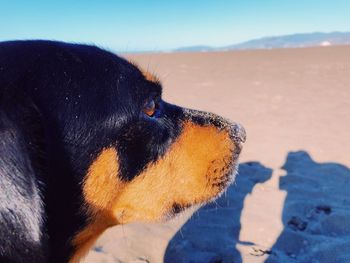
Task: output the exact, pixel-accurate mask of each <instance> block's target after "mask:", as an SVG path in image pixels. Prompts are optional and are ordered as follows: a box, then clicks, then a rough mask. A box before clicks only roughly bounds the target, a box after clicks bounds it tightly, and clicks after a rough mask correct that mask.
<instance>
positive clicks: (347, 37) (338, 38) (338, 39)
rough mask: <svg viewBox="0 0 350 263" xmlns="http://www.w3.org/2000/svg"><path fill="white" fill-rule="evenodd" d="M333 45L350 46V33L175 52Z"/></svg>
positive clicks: (198, 47) (259, 41) (188, 48)
mask: <svg viewBox="0 0 350 263" xmlns="http://www.w3.org/2000/svg"><path fill="white" fill-rule="evenodd" d="M332 45H350V32H331V33H321V32H314V33H304V34H293V35H284V36H273V37H263V38H258V39H253V40H249V41H246V42H242V43H238V44H234V45H229V46H225V47H210V46H190V47H182V48H178V49H176V50H174V51H182V52H191V51H223V50H244V49H272V48H301V47H315V46H332Z"/></svg>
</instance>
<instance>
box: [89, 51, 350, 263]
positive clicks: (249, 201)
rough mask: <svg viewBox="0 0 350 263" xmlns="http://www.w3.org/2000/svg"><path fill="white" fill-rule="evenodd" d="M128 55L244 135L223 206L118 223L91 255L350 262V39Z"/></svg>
mask: <svg viewBox="0 0 350 263" xmlns="http://www.w3.org/2000/svg"><path fill="white" fill-rule="evenodd" d="M126 56H127V57H128V58H131V59H132V60H134V61H136V62H137V63H139V64H140V65H141V66H142V67H143V68H145V69H148V70H149V71H150V72H154V73H156V75H158V76H159V78H160V79H161V81H162V83H163V94H164V96H163V97H164V98H165V100H167V101H168V102H171V103H174V104H179V105H181V106H185V107H189V108H195V109H202V110H206V111H211V112H215V113H217V114H219V115H223V116H225V117H227V118H229V119H231V120H233V121H236V122H239V123H242V124H243V126H244V127H245V128H246V131H247V142H246V144H245V146H244V148H243V153H242V155H241V159H240V160H241V166H240V170H239V175H238V176H237V180H236V182H235V183H234V184H233V185H232V186H231V187H230V188H229V189H228V190H227V192H226V193H225V194H224V195H223V196H222V197H220V199H218V200H217V201H216V202H214V203H211V204H208V205H207V206H205V207H202V208H200V210H199V211H197V212H196V213H195V214H193V215H192V212H193V210H192V211H188V212H187V213H185V214H184V215H181V216H179V217H178V218H175V219H174V220H172V221H170V222H167V223H159V224H149V225H143V224H131V225H125V226H118V227H114V228H111V229H109V230H108V231H106V232H105V234H104V235H102V236H101V238H100V239H99V240H98V242H97V243H96V246H95V248H94V250H92V251H91V252H90V253H89V255H88V256H87V257H86V259H85V261H84V262H85V263H92V262H100V263H102V262H152V263H160V262H167V263H178V262H179V263H181V262H186V263H187V262H188V263H189V262H193V263H197V262H204V263H207V262H208V263H209V262H225V263H226V262H253V263H255V262H257V263H258V262H287V263H288V262H344V263H345V262H350V170H349V167H350V139H349V132H350V46H339V47H319V48H302V49H275V50H256V51H236V52H207V53H203V52H202V53H162V54H151V53H149V54H136V55H130V54H128V55H126ZM191 215H192V216H191ZM190 218H191V219H190Z"/></svg>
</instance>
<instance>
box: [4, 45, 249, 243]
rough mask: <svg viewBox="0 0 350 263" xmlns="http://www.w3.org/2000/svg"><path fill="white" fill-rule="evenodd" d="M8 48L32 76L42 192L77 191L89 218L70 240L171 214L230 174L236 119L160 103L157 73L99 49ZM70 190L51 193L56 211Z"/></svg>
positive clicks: (213, 190)
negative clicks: (43, 156)
mask: <svg viewBox="0 0 350 263" xmlns="http://www.w3.org/2000/svg"><path fill="white" fill-rule="evenodd" d="M8 45H9V46H11V45H19V46H20V48H18V51H17V53H16V56H18V57H20V59H22V60H23V57H25V58H26V59H25V61H26V63H27V64H26V66H25V67H24V66H23V65H22V66H18V65H17V66H16V67H15V68H17V71H18V72H16V73H17V74H22V73H23V72H22V73H21V71H24V70H27V75H30V77H29V78H30V79H29V80H28V79H27V80H26V83H29V84H28V85H27V84H26V87H25V90H26V93H27V95H28V94H30V96H29V97H30V100H32V101H33V105H35V107H36V108H37V109H38V110H37V111H38V112H40V119H41V124H42V126H43V129H42V130H43V134H44V135H45V136H44V137H45V139H46V142H45V151H46V153H47V156H49V158H50V159H49V161H48V162H49V167H50V173H51V178H50V180H49V187H50V188H49V189H48V192H50V189H51V190H52V191H54V190H53V189H54V188H55V187H57V185H58V184H61V185H62V188H66V189H68V188H69V189H80V190H79V192H80V204H79V206H80V208H81V209H80V212H79V213H81V214H84V215H85V216H86V217H87V218H88V219H87V221H86V222H87V223H86V226H84V228H83V229H81V231H80V232H79V233H77V235H76V236H75V237H74V238H73V243H74V245H75V246H79V245H81V244H84V243H86V242H88V241H89V240H91V236H92V235H94V234H93V233H95V232H97V233H100V232H101V231H103V230H104V229H105V228H106V227H108V226H110V225H114V224H125V223H129V222H133V221H158V220H162V219H167V218H170V217H172V216H173V215H175V214H176V213H178V212H180V211H182V210H183V209H184V208H186V207H189V206H191V205H194V204H203V203H205V202H208V201H210V200H212V199H214V198H216V197H217V196H218V195H219V194H220V193H222V192H223V191H224V190H225V189H226V187H227V186H228V185H229V184H230V183H231V182H232V181H233V180H234V175H235V173H236V169H237V162H238V156H239V154H240V151H241V147H242V143H243V142H244V141H245V132H244V129H243V128H242V126H240V125H239V124H235V123H231V122H229V121H228V120H226V119H224V118H222V117H219V116H217V115H215V114H212V113H206V112H200V111H195V110H190V109H185V108H182V107H179V106H176V105H172V104H169V103H167V102H165V101H164V100H163V99H162V85H161V83H160V81H159V80H158V79H157V78H156V77H154V76H152V75H151V74H149V73H145V72H142V71H141V70H140V69H139V68H138V67H137V66H135V65H134V64H132V63H129V62H128V61H127V60H124V59H122V58H120V57H118V56H116V55H114V54H112V53H109V52H106V51H103V50H101V49H99V48H96V47H91V46H84V45H72V44H65V43H58V42H47V41H33V42H28V43H26V45H23V44H22V45H21V44H19V43H18V42H15V43H14V44H11V43H10V44H8ZM4 54H5V53H4ZM6 54H7V53H6ZM20 59H19V60H18V61H20ZM9 63H12V62H9ZM28 71H30V72H29V73H30V74H28ZM70 184H74V185H75V186H74V187H70V186H69V185H70ZM68 191H69V190H67V194H65V193H64V191H63V192H62V193H61V195H62V197H61V200H56V199H55V198H56V197H52V198H51V199H50V200H54V201H53V202H54V203H55V206H56V208H58V207H59V206H60V202H61V203H62V199H64V198H66V200H67V201H66V202H67V203H68V202H69V201H68V199H67V198H68V197H65V195H67V196H68V195H69V193H68ZM62 207H63V205H62ZM53 213H54V212H53ZM77 213H78V212H77ZM57 216H58V213H57Z"/></svg>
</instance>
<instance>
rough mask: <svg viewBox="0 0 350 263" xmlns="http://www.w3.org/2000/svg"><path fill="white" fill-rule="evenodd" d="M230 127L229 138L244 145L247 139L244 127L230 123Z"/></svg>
mask: <svg viewBox="0 0 350 263" xmlns="http://www.w3.org/2000/svg"><path fill="white" fill-rule="evenodd" d="M230 126H231V127H230V136H231V137H232V139H233V140H234V141H237V142H239V143H244V142H245V141H246V138H247V134H246V131H245V129H244V127H243V126H242V125H241V124H239V123H232V124H231V125H230Z"/></svg>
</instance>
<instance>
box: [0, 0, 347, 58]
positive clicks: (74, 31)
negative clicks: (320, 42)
mask: <svg viewBox="0 0 350 263" xmlns="http://www.w3.org/2000/svg"><path fill="white" fill-rule="evenodd" d="M314 31H323V32H329V31H350V1H349V0H260V1H258V0H231V1H227V0H211V1H210V0H187V1H186V0H173V1H170V0H144V1H139V0H124V1H117V0H115V1H110V0H108V1H107V0H106V1H103V0H100V1H90V0H85V1H80V0H75V1H74V0H71V1H67V0H60V1H49V0H46V1H42V0H23V1H18V0H0V41H2V40H10V39H56V40H64V41H72V42H83V43H94V44H97V45H100V46H102V47H105V48H109V49H112V50H116V51H136V50H150V51H156V50H161V49H172V48H176V47H181V46H190V45H212V46H225V45H230V44H234V43H238V42H242V41H245V40H249V39H252V38H257V37H263V36H271V35H282V34H291V33H299V32H314Z"/></svg>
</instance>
